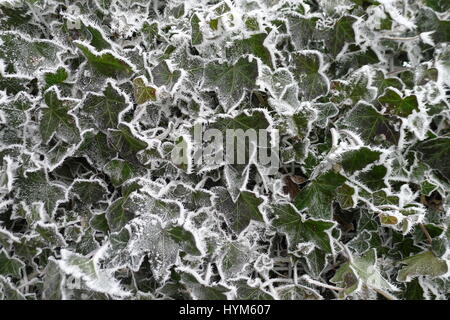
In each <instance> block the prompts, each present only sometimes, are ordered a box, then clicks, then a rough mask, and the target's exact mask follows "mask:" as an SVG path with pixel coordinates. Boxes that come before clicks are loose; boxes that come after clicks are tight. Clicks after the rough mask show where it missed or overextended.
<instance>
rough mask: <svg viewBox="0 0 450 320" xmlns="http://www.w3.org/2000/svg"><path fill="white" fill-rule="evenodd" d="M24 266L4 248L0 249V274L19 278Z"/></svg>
mask: <svg viewBox="0 0 450 320" xmlns="http://www.w3.org/2000/svg"><path fill="white" fill-rule="evenodd" d="M24 267H25V263H23V262H22V261H20V260H19V259H16V258H14V257H10V256H9V255H8V253H7V252H6V251H5V250H4V249H2V250H1V251H0V275H2V276H11V277H14V278H21V277H22V270H23V268H24Z"/></svg>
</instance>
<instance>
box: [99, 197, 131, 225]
mask: <svg viewBox="0 0 450 320" xmlns="http://www.w3.org/2000/svg"><path fill="white" fill-rule="evenodd" d="M127 200H128V197H121V198H119V199H117V200H116V201H114V202H113V203H111V205H110V206H109V207H108V210H107V212H106V220H107V221H108V225H109V229H111V231H113V232H117V231H120V230H121V229H122V228H123V227H125V226H126V225H127V223H128V222H130V221H131V220H132V219H133V218H134V213H133V212H132V211H131V210H127V208H125V204H126V202H127Z"/></svg>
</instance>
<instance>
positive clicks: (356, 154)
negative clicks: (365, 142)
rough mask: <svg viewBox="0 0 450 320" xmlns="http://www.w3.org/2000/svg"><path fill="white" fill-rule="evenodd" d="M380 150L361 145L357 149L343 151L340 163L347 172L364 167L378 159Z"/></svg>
mask: <svg viewBox="0 0 450 320" xmlns="http://www.w3.org/2000/svg"><path fill="white" fill-rule="evenodd" d="M380 155H381V152H379V151H374V150H371V149H369V148H367V147H362V148H359V149H357V150H351V151H347V152H344V154H343V155H342V160H341V165H342V167H343V168H344V170H345V171H347V172H348V173H354V172H355V171H358V170H361V169H364V168H365V167H367V166H368V165H369V164H371V163H373V162H375V161H378V160H379V159H380Z"/></svg>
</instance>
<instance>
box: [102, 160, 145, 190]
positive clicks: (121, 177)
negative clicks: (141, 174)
mask: <svg viewBox="0 0 450 320" xmlns="http://www.w3.org/2000/svg"><path fill="white" fill-rule="evenodd" d="M103 170H104V171H105V173H106V174H107V175H108V176H109V178H110V179H111V183H112V184H113V185H114V186H116V187H118V186H120V185H122V184H123V183H124V182H126V181H127V180H129V179H131V178H133V177H135V176H136V175H137V171H138V170H137V168H135V167H134V166H133V165H132V164H131V163H130V162H128V161H124V160H121V159H115V160H111V161H110V162H108V163H107V164H106V165H105V167H104V169H103Z"/></svg>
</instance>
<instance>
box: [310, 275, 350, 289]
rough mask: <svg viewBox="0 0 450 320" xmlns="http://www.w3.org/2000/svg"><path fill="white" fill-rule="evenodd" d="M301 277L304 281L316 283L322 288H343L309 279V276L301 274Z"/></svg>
mask: <svg viewBox="0 0 450 320" xmlns="http://www.w3.org/2000/svg"><path fill="white" fill-rule="evenodd" d="M302 279H305V281H306V282H308V283H310V284H313V285H316V286H318V287H322V288H326V289H330V290H335V291H339V292H341V291H343V290H344V288H339V287H336V286H332V285H330V284H326V283H322V282H320V281H317V280H314V279H311V278H310V277H309V276H303V277H302Z"/></svg>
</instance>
